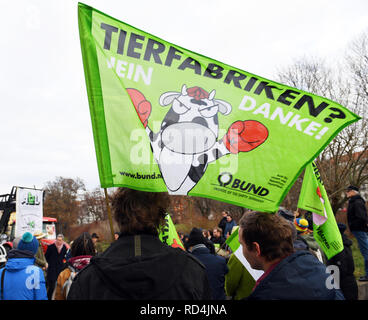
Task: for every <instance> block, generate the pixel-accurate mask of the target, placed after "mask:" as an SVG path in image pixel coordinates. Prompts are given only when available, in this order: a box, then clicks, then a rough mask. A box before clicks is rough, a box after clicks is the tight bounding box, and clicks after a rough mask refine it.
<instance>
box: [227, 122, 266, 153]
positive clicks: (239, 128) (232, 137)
mask: <svg viewBox="0 0 368 320" xmlns="http://www.w3.org/2000/svg"><path fill="white" fill-rule="evenodd" d="M267 137H268V130H267V128H266V127H265V126H264V125H263V124H262V123H260V122H258V121H255V120H246V121H236V122H234V123H233V124H232V125H231V126H230V128H229V130H228V131H227V134H226V135H225V136H224V137H223V142H224V143H225V145H226V148H227V149H228V150H229V151H230V152H231V153H234V154H237V153H238V152H248V151H251V150H253V149H254V148H257V147H258V146H259V145H261V144H262V143H263V142H265V141H266V139H267Z"/></svg>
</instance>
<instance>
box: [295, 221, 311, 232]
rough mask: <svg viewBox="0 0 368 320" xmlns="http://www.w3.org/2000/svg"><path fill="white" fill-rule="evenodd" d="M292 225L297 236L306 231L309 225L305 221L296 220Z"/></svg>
mask: <svg viewBox="0 0 368 320" xmlns="http://www.w3.org/2000/svg"><path fill="white" fill-rule="evenodd" d="M294 225H295V229H296V231H297V232H298V234H300V233H304V232H306V231H308V227H309V223H308V220H307V219H304V218H296V219H295V220H294Z"/></svg>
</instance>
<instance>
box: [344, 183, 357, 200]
mask: <svg viewBox="0 0 368 320" xmlns="http://www.w3.org/2000/svg"><path fill="white" fill-rule="evenodd" d="M345 194H346V197H347V198H351V197H354V196H355V195H357V194H359V188H358V187H355V186H348V187H347V188H346V190H345Z"/></svg>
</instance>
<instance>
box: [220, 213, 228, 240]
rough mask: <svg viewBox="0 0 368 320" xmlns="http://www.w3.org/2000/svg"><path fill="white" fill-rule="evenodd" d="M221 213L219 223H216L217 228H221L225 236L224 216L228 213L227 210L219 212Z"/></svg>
mask: <svg viewBox="0 0 368 320" xmlns="http://www.w3.org/2000/svg"><path fill="white" fill-rule="evenodd" d="M221 215H222V218H221V220H220V222H219V224H218V227H219V228H221V230H222V234H223V235H224V236H225V233H224V232H225V227H226V221H227V220H226V217H227V215H228V212H227V211H225V210H224V211H222V212H221Z"/></svg>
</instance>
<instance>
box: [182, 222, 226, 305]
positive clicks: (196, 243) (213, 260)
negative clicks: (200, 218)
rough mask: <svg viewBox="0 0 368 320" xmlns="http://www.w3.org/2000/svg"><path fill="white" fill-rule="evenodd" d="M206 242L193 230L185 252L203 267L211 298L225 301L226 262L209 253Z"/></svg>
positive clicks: (198, 231)
mask: <svg viewBox="0 0 368 320" xmlns="http://www.w3.org/2000/svg"><path fill="white" fill-rule="evenodd" d="M207 241H208V239H206V238H205V237H203V234H202V233H201V231H200V230H199V229H198V228H193V229H192V231H191V232H190V234H189V240H188V243H187V247H188V249H187V250H188V251H189V252H190V253H192V254H193V255H194V256H195V257H196V258H197V259H198V260H199V261H201V262H202V263H203V264H204V265H205V267H206V273H207V277H208V281H209V283H210V287H211V292H212V298H213V299H214V300H225V299H226V295H225V288H224V286H225V275H226V273H227V272H228V271H229V270H228V267H227V265H226V260H225V258H224V257H221V256H218V255H215V254H213V253H211V251H210V250H209V248H208V247H207V245H206V243H207Z"/></svg>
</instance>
